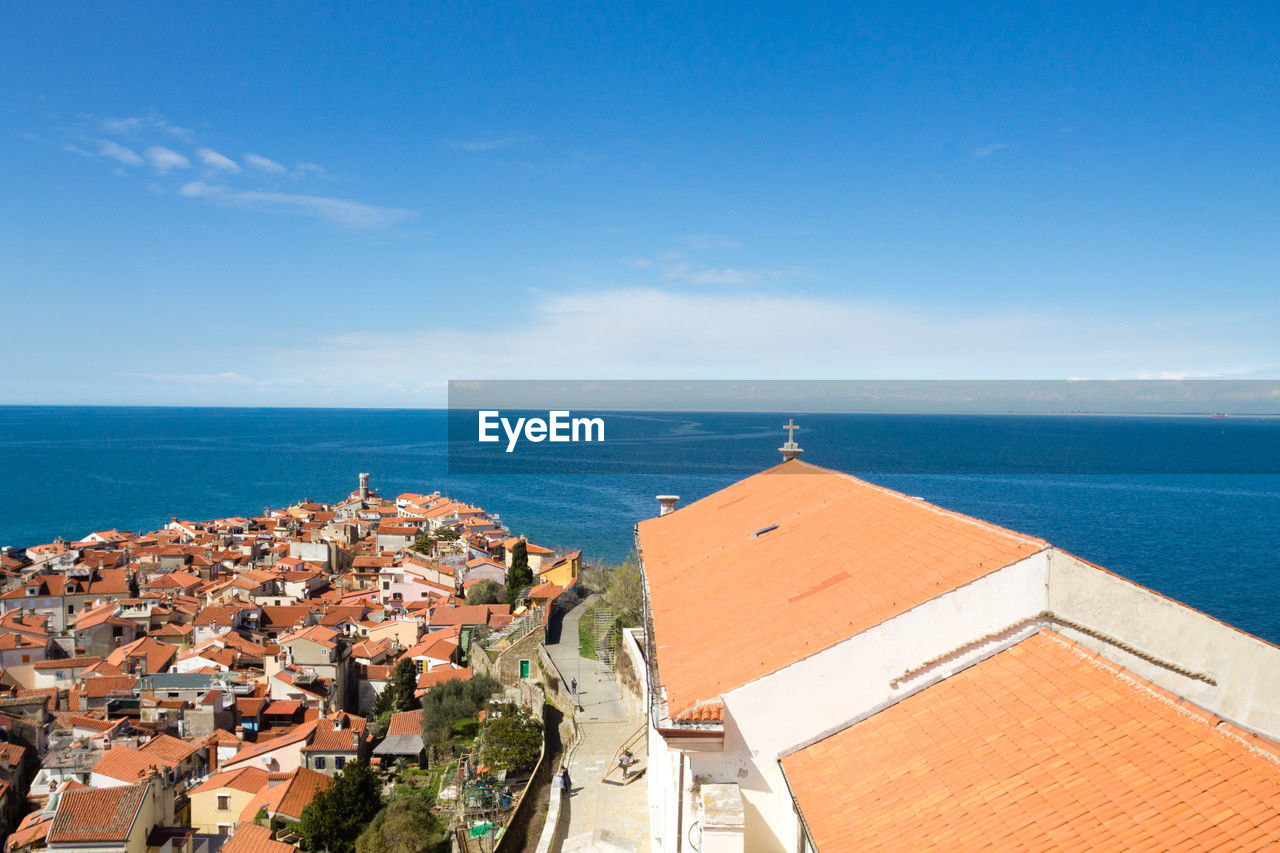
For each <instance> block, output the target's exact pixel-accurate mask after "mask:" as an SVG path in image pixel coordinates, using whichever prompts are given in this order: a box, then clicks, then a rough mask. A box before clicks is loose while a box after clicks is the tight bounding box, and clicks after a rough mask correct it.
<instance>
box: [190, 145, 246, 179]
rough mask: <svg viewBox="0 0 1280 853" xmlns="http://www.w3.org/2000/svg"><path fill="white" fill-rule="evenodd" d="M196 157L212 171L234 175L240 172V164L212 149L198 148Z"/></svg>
mask: <svg viewBox="0 0 1280 853" xmlns="http://www.w3.org/2000/svg"><path fill="white" fill-rule="evenodd" d="M196 157H198V158H200V162H201V163H203V164H204V165H206V166H208V167H209V168H211V169H219V170H221V171H223V172H233V173H234V172H239V171H240V164H238V163H237V162H236V161H235V160H232V159H231V158H230V157H228V156H227V155H225V154H221V153H219V152H217V151H214V150H213V149H212V148H197V149H196Z"/></svg>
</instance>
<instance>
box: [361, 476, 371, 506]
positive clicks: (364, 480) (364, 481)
mask: <svg viewBox="0 0 1280 853" xmlns="http://www.w3.org/2000/svg"><path fill="white" fill-rule="evenodd" d="M360 500H362V501H367V500H369V475H368V474H361V475H360Z"/></svg>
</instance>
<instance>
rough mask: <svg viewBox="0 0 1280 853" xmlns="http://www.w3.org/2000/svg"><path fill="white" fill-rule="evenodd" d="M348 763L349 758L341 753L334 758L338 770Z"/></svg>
mask: <svg viewBox="0 0 1280 853" xmlns="http://www.w3.org/2000/svg"><path fill="white" fill-rule="evenodd" d="M346 763H347V759H345V758H343V757H342V756H341V755H339V756H338V757H337V758H335V759H333V766H334V767H336V768H337V769H338V770H341V769H342V767H343V765H345V764H346Z"/></svg>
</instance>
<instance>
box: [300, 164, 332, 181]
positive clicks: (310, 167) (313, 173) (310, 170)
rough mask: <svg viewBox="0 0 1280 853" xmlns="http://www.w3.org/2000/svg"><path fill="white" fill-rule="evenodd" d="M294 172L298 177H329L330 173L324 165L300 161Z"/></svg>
mask: <svg viewBox="0 0 1280 853" xmlns="http://www.w3.org/2000/svg"><path fill="white" fill-rule="evenodd" d="M293 174H294V177H298V178H308V177H312V178H327V177H329V173H328V172H327V171H326V170H325V168H324V166H321V165H319V164H318V163H299V164H297V165H296V166H294V167H293Z"/></svg>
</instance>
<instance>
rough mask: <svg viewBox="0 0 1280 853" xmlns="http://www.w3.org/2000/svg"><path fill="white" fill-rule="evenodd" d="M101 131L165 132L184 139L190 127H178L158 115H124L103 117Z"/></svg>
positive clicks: (124, 133) (125, 133)
mask: <svg viewBox="0 0 1280 853" xmlns="http://www.w3.org/2000/svg"><path fill="white" fill-rule="evenodd" d="M100 127H101V129H102V132H103V133H106V134H109V135H111V136H138V135H141V134H144V133H148V132H157V131H158V132H160V133H167V134H169V135H170V136H176V137H179V138H181V139H186V138H189V137H190V136H191V128H189V127H179V126H178V125H176V124H172V123H170V122H168V121H165V119H163V118H161V117H160V116H158V115H154V114H153V115H149V116H125V117H123V118H104V119H102V121H101V122H100Z"/></svg>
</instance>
